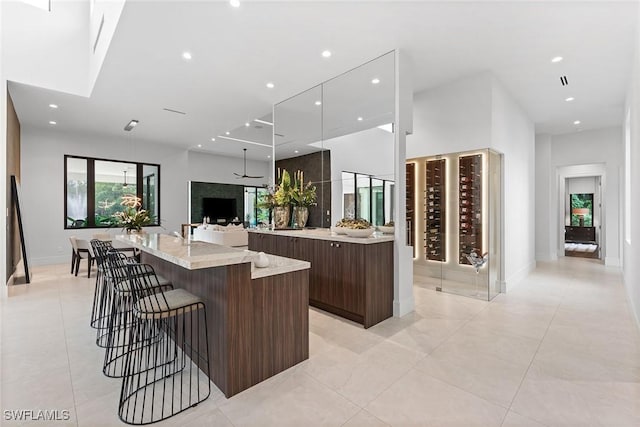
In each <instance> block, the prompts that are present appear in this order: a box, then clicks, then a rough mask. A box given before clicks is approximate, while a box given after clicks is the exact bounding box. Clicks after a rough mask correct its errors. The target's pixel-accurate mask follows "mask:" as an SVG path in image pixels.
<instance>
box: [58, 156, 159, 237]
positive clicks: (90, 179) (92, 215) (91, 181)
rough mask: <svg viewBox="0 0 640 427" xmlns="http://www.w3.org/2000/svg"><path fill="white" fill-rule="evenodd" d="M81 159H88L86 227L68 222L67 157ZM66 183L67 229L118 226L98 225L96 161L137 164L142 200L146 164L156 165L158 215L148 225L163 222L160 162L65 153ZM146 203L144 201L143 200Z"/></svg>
mask: <svg viewBox="0 0 640 427" xmlns="http://www.w3.org/2000/svg"><path fill="white" fill-rule="evenodd" d="M70 158H71V159H81V160H86V161H87V221H86V225H85V226H84V227H72V226H70V225H68V224H67V182H68V178H67V173H68V171H67V159H70ZM63 161H64V176H63V179H64V183H63V188H64V195H63V197H64V199H63V204H64V209H63V211H64V216H63V221H64V229H65V230H84V229H95V228H113V227H117V225H96V222H95V221H96V206H95V201H96V198H95V191H96V176H95V172H96V169H95V162H96V161H102V162H113V163H127V164H134V165H135V166H136V196H137V197H139V198H140V199H141V200H144V199H143V196H144V194H143V192H144V185H143V183H144V177H143V171H144V166H152V167H156V168H157V170H158V174H157V176H156V178H155V179H156V186H157V200H156V205H157V206H158V215H157V216H155V218H154V222H153V223H152V224H149V225H148V226H147V227H158V226H160V224H161V217H160V212H161V209H160V208H161V204H160V199H161V197H160V175H161V173H160V169H161V168H160V164H157V163H148V162H134V161H130V160H117V159H105V158H100V157H87V156H77V155H73V154H65V155H64V160H63ZM143 204H144V202H143Z"/></svg>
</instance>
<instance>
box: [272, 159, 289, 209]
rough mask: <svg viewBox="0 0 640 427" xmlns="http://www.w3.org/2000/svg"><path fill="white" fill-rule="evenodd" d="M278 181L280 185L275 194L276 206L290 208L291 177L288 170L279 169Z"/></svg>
mask: <svg viewBox="0 0 640 427" xmlns="http://www.w3.org/2000/svg"><path fill="white" fill-rule="evenodd" d="M278 179H279V180H280V185H278V187H277V188H276V192H275V193H274V194H273V201H274V203H275V206H289V205H290V204H291V177H290V176H289V172H287V170H286V169H282V170H280V168H278Z"/></svg>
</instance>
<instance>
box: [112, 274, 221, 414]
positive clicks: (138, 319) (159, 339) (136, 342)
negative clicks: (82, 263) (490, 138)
mask: <svg viewBox="0 0 640 427" xmlns="http://www.w3.org/2000/svg"><path fill="white" fill-rule="evenodd" d="M127 270H128V277H129V283H130V288H131V290H132V291H133V293H134V294H135V295H136V297H135V302H134V303H133V310H132V313H133V319H134V322H133V324H132V325H131V327H130V328H129V333H130V337H129V340H128V342H129V344H130V348H129V351H128V352H126V356H125V362H124V377H123V379H122V389H121V393H120V402H119V408H118V416H119V417H120V419H121V420H122V421H124V422H125V423H127V424H136V425H142V424H150V423H154V422H158V421H161V420H165V419H167V418H170V417H172V416H174V415H176V414H179V413H180V412H182V411H185V410H187V409H189V408H191V407H194V406H196V405H198V404H199V403H200V402H202V401H204V400H205V399H207V398H208V397H209V395H210V394H211V383H210V380H209V339H208V334H207V314H206V307H205V304H204V302H202V300H201V299H200V298H199V297H197V296H195V295H193V294H191V293H189V292H187V291H185V290H184V289H173V290H170V291H166V292H165V291H164V290H163V289H162V288H158V289H159V291H158V292H156V293H152V294H150V293H149V292H148V291H147V290H148V289H149V288H150V287H152V286H153V285H154V284H155V283H156V281H157V279H155V273H154V270H153V268H152V267H151V266H149V265H145V264H132V265H128V266H127ZM158 332H159V334H158Z"/></svg>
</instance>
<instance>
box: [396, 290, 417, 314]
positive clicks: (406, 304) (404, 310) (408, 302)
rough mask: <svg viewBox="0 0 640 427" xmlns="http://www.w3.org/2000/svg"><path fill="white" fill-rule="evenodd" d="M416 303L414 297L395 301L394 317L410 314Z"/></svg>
mask: <svg viewBox="0 0 640 427" xmlns="http://www.w3.org/2000/svg"><path fill="white" fill-rule="evenodd" d="M415 305H416V301H415V299H414V298H413V295H412V296H411V297H409V298H405V299H403V300H402V301H398V300H393V317H402V316H404V315H405V314H409V313H411V312H412V311H413V309H414V308H415Z"/></svg>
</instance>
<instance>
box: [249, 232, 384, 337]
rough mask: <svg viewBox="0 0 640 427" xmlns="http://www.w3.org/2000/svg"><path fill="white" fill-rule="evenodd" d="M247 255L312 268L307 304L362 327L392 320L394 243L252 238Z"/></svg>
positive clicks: (262, 235) (273, 236)
mask: <svg viewBox="0 0 640 427" xmlns="http://www.w3.org/2000/svg"><path fill="white" fill-rule="evenodd" d="M249 249H250V250H253V251H263V252H267V253H272V254H274V255H280V256H286V257H288V258H295V259H300V260H304V261H309V262H310V263H311V270H310V271H309V304H310V305H312V306H314V307H318V308H320V309H323V310H325V311H328V312H331V313H334V314H337V315H339V316H342V317H344V318H346V319H349V320H353V321H354V322H358V323H361V324H363V325H364V327H365V328H368V327H370V326H373V325H375V324H376V323H378V322H381V321H382V320H384V319H387V318H389V317H391V316H392V315H393V242H381V243H369V244H360V243H345V242H340V241H333V240H323V239H316V238H306V237H291V236H284V235H277V234H267V233H255V232H251V233H249Z"/></svg>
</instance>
